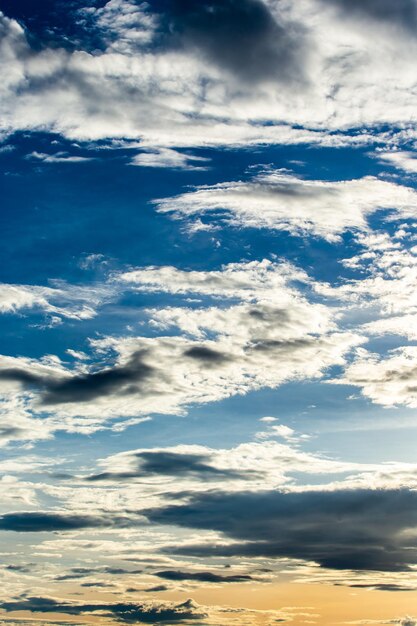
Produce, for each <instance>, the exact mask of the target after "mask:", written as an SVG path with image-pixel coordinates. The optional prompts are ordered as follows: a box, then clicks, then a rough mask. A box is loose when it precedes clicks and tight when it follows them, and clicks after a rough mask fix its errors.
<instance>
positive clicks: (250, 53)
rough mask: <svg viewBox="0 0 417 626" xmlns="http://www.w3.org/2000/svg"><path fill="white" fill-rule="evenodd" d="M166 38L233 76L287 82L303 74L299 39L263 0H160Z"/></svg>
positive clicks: (292, 25)
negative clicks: (189, 49) (203, 57)
mask: <svg viewBox="0 0 417 626" xmlns="http://www.w3.org/2000/svg"><path fill="white" fill-rule="evenodd" d="M157 4H159V5H160V6H161V10H162V11H163V15H164V17H163V21H164V22H165V23H166V31H167V33H168V36H167V40H168V41H170V42H171V44H172V42H174V43H176V44H177V45H179V46H185V47H186V48H191V49H194V50H196V51H198V52H199V53H200V54H202V55H203V56H205V57H206V58H207V59H208V60H209V61H210V62H212V63H214V64H215V65H217V66H218V67H220V68H221V69H223V70H226V71H228V72H229V73H230V74H232V75H233V76H234V77H235V78H237V79H239V80H241V81H245V82H250V83H256V82H260V81H265V80H279V81H283V82H292V81H294V80H299V79H300V78H302V76H303V69H302V68H303V57H304V54H303V47H304V38H303V35H302V33H301V32H300V28H297V27H296V26H295V25H294V24H285V25H284V24H282V23H280V22H278V21H277V19H276V17H275V16H274V15H272V13H271V11H270V10H269V8H268V6H267V5H266V4H265V2H263V1H262V0H199V2H196V1H195V0H165V1H162V2H160V3H157Z"/></svg>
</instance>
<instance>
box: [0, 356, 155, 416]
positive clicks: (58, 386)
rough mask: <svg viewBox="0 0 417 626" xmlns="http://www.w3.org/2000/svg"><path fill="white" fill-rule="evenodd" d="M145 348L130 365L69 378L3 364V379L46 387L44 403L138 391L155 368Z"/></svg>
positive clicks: (25, 384) (83, 399)
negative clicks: (45, 374)
mask: <svg viewBox="0 0 417 626" xmlns="http://www.w3.org/2000/svg"><path fill="white" fill-rule="evenodd" d="M143 356H144V355H143V352H137V353H135V354H134V355H133V356H132V358H131V359H130V361H129V362H128V363H127V364H126V365H116V366H114V367H112V368H107V369H102V370H100V371H97V372H91V373H87V374H81V375H77V374H76V375H75V376H72V377H68V378H65V379H57V378H54V377H52V376H49V377H48V376H44V375H41V374H38V373H35V374H34V373H32V372H28V371H27V370H24V369H23V368H3V369H2V370H0V380H11V381H16V382H19V383H21V384H22V385H24V386H25V387H35V388H39V389H40V390H41V391H43V396H42V398H41V401H42V403H43V404H47V405H48V404H64V403H68V402H88V401H90V400H95V399H96V398H99V397H103V396H106V395H110V394H113V393H118V392H120V393H137V392H140V391H141V383H142V382H143V381H144V380H146V379H147V378H149V377H150V376H151V375H152V374H153V372H154V370H153V368H152V367H150V366H149V365H146V364H145V363H144V362H143Z"/></svg>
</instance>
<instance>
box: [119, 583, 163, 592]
mask: <svg viewBox="0 0 417 626" xmlns="http://www.w3.org/2000/svg"><path fill="white" fill-rule="evenodd" d="M126 591H138V590H137V589H126ZM142 591H144V592H145V593H160V592H161V591H169V587H167V586H166V585H155V586H154V587H148V589H143V590H142Z"/></svg>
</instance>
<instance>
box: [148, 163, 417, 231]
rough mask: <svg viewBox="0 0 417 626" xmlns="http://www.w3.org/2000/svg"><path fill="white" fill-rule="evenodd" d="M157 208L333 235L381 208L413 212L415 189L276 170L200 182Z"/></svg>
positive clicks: (359, 225)
mask: <svg viewBox="0 0 417 626" xmlns="http://www.w3.org/2000/svg"><path fill="white" fill-rule="evenodd" d="M156 205H157V208H158V211H160V212H163V213H171V214H173V215H174V216H175V217H181V218H188V219H190V218H193V217H195V216H197V217H199V216H201V215H204V214H209V215H210V213H211V214H212V217H213V215H214V218H215V219H217V221H219V222H226V223H227V224H231V225H233V226H236V227H239V226H241V227H246V228H249V227H250V228H268V229H272V230H288V231H289V232H291V233H292V234H296V235H303V234H307V233H308V234H313V235H316V236H319V237H323V238H325V239H327V240H329V241H337V240H338V239H339V237H340V234H341V233H342V232H343V231H345V230H364V231H365V230H367V227H368V226H367V217H368V216H370V215H372V214H373V213H375V212H377V211H378V210H381V209H390V210H392V212H393V214H394V215H396V216H401V217H406V216H415V215H417V193H416V192H415V191H414V190H413V189H411V188H408V187H403V186H401V185H397V184H395V183H391V182H386V181H383V180H379V179H377V178H373V177H365V178H361V179H357V180H348V181H343V182H325V181H318V180H303V179H300V178H297V177H296V176H294V175H290V174H288V173H286V172H283V171H281V170H278V171H269V172H264V173H261V174H259V175H258V176H256V177H255V178H253V179H251V180H249V181H248V182H243V181H238V182H230V183H220V184H218V185H213V186H211V187H210V186H206V187H199V188H197V190H195V191H191V192H186V193H184V194H181V195H179V196H175V197H174V198H165V199H160V200H157V201H156Z"/></svg>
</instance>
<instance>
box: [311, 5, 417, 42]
mask: <svg viewBox="0 0 417 626" xmlns="http://www.w3.org/2000/svg"><path fill="white" fill-rule="evenodd" d="M320 1H321V2H322V3H324V4H328V5H332V6H335V7H337V8H338V9H341V10H342V11H343V12H344V13H346V14H348V15H351V16H354V17H362V18H371V19H373V20H377V21H379V22H386V23H387V24H394V25H397V26H400V27H402V28H404V29H406V30H409V31H411V32H412V33H413V34H414V35H415V33H416V28H417V3H416V1H415V0H320Z"/></svg>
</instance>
